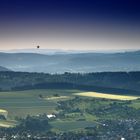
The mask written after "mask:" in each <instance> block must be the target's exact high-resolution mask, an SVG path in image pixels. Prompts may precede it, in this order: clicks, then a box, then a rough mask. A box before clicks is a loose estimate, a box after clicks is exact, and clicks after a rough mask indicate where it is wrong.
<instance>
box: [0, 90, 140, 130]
mask: <svg viewBox="0 0 140 140" xmlns="http://www.w3.org/2000/svg"><path fill="white" fill-rule="evenodd" d="M56 95H57V96H56ZM77 96H79V97H81V98H79V99H77V100H76V98H75V97H77ZM93 98H96V99H97V101H94V100H92V99H93ZM98 98H99V99H100V98H106V99H115V100H116V102H120V103H121V102H125V101H127V100H131V102H132V103H131V104H130V105H129V106H132V107H134V108H139V107H140V101H139V100H135V99H138V98H139V96H123V95H113V94H104V93H96V92H84V91H80V90H45V89H41V90H26V91H12V92H11V91H10V92H0V113H2V114H3V113H5V114H7V115H8V117H7V120H0V127H13V126H15V125H16V124H17V122H16V121H13V120H14V119H15V118H16V117H22V118H25V117H26V116H27V115H28V114H29V115H33V116H35V115H38V114H44V113H46V114H51V113H55V112H58V110H57V109H56V107H57V106H58V101H62V102H63V101H64V102H67V101H68V102H67V103H69V105H68V104H66V105H68V106H67V107H70V106H71V108H70V109H71V110H72V109H74V108H75V109H77V108H79V109H80V110H82V111H83V113H82V115H81V113H76V112H67V113H65V117H66V118H65V119H58V120H55V121H52V122H50V123H51V125H52V126H53V127H54V129H56V130H60V131H65V130H75V129H80V128H85V127H90V126H91V127H92V126H94V125H95V124H96V120H97V119H98V118H97V117H96V116H95V115H91V114H89V113H87V112H86V110H87V109H90V108H91V107H92V108H93V109H94V108H95V109H99V108H103V107H104V106H108V105H109V104H111V103H113V100H105V101H98V100H99V99H98ZM73 99H74V101H73V102H72V101H71V100H73ZM72 105H73V106H72ZM64 107H66V106H65V105H64ZM70 109H66V111H70Z"/></svg>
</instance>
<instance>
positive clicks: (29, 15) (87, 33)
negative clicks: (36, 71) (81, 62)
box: [0, 0, 140, 51]
mask: <svg viewBox="0 0 140 140" xmlns="http://www.w3.org/2000/svg"><path fill="white" fill-rule="evenodd" d="M139 7H140V2H139V1H138V0H0V50H12V49H30V48H36V46H37V45H40V47H41V48H42V49H64V50H95V51H96V50H98V51H100V50H101V51H103V50H119V49H140V8H139Z"/></svg>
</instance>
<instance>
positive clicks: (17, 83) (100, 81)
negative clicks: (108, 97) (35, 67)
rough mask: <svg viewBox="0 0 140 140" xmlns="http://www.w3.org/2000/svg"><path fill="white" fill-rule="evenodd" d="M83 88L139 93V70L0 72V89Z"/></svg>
mask: <svg viewBox="0 0 140 140" xmlns="http://www.w3.org/2000/svg"><path fill="white" fill-rule="evenodd" d="M40 88H46V89H47V88H48V89H51V88H52V89H53V88H54V89H55V88H56V89H57V88H58V89H59V88H60V89H72V88H73V89H83V90H95V91H105V92H108V91H110V92H122V93H132V92H133V94H139V92H140V72H101V73H84V74H83V73H68V72H65V73H64V74H45V73H28V72H0V89H1V90H26V89H40Z"/></svg>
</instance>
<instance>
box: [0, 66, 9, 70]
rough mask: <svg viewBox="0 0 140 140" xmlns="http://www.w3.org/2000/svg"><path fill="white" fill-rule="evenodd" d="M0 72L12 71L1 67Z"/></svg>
mask: <svg viewBox="0 0 140 140" xmlns="http://www.w3.org/2000/svg"><path fill="white" fill-rule="evenodd" d="M0 71H11V70H9V69H7V68H5V67H2V66H0Z"/></svg>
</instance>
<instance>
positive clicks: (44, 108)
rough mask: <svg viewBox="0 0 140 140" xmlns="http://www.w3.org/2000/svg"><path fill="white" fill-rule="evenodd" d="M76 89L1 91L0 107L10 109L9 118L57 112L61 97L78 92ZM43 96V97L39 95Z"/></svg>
mask: <svg viewBox="0 0 140 140" xmlns="http://www.w3.org/2000/svg"><path fill="white" fill-rule="evenodd" d="M77 92H79V91H76V90H27V91H14V92H0V109H1V110H7V111H8V118H10V119H14V118H15V117H17V116H18V117H26V116H27V115H28V114H30V115H37V114H42V113H47V114H49V113H52V112H55V111H56V110H55V108H56V106H57V101H58V100H62V99H63V98H61V97H65V98H66V97H67V96H71V95H72V94H73V93H77ZM56 93H57V94H59V95H60V98H55V97H54V98H53V97H52V99H50V100H45V99H44V98H45V97H51V96H53V95H54V94H56ZM40 95H41V96H43V98H42V99H41V98H40V97H39V96H40Z"/></svg>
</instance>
